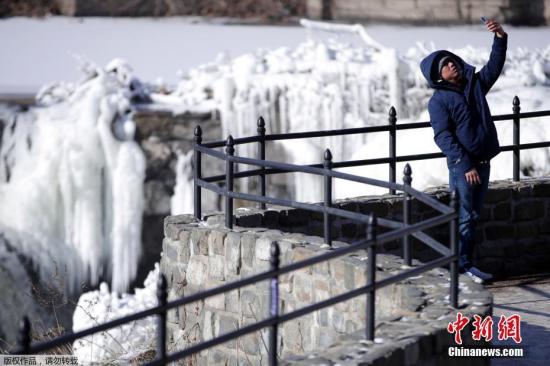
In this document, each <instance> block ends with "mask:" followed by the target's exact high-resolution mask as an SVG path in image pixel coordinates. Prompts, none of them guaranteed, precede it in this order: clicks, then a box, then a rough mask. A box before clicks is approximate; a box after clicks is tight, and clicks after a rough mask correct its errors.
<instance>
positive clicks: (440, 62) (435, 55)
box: [420, 50, 474, 88]
mask: <svg viewBox="0 0 550 366" xmlns="http://www.w3.org/2000/svg"><path fill="white" fill-rule="evenodd" d="M449 61H453V62H454V64H455V65H456V67H457V69H458V73H459V75H460V78H461V79H466V81H469V80H468V79H469V77H468V75H469V74H470V72H473V70H474V67H473V66H471V65H468V64H467V63H465V62H464V61H463V60H462V59H461V58H460V57H458V56H457V55H455V54H454V53H452V52H449V51H444V50H440V51H435V52H432V53H431V54H430V55H428V56H426V58H424V59H423V60H422V62H421V63H420V69H421V70H422V74H423V75H424V77H425V78H426V80H427V81H428V85H429V86H430V87H431V88H441V87H449V86H451V85H450V83H449V82H447V81H445V80H443V77H442V76H441V69H442V68H443V66H445V65H446V64H447V63H448V62H449Z"/></svg>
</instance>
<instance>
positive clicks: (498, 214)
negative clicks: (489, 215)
mask: <svg viewBox="0 0 550 366" xmlns="http://www.w3.org/2000/svg"><path fill="white" fill-rule="evenodd" d="M511 218H512V207H511V205H510V203H509V202H501V203H498V204H496V205H495V206H494V207H493V219H494V220H498V221H503V220H510V219H511Z"/></svg>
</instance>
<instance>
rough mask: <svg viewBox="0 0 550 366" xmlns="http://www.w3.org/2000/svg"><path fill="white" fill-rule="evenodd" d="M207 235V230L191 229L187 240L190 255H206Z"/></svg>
mask: <svg viewBox="0 0 550 366" xmlns="http://www.w3.org/2000/svg"><path fill="white" fill-rule="evenodd" d="M208 234H209V230H207V229H202V228H195V229H193V231H192V232H191V236H190V238H189V243H190V247H191V255H201V254H202V255H208Z"/></svg>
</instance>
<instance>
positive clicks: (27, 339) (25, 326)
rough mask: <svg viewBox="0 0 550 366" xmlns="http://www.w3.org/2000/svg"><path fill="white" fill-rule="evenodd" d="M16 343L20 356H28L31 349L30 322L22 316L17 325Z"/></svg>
mask: <svg viewBox="0 0 550 366" xmlns="http://www.w3.org/2000/svg"><path fill="white" fill-rule="evenodd" d="M17 343H18V345H19V350H20V352H21V354H22V355H28V354H29V351H30V349H31V322H30V321H29V318H28V317H26V316H24V317H23V319H22V320H21V323H19V334H18V335H17Z"/></svg>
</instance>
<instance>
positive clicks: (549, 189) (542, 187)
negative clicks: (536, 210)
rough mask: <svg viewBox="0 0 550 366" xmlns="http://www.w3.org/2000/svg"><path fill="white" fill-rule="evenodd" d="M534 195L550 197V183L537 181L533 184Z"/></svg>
mask: <svg viewBox="0 0 550 366" xmlns="http://www.w3.org/2000/svg"><path fill="white" fill-rule="evenodd" d="M533 196H534V197H537V198H550V183H549V182H544V183H537V184H535V185H534V186H533Z"/></svg>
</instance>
